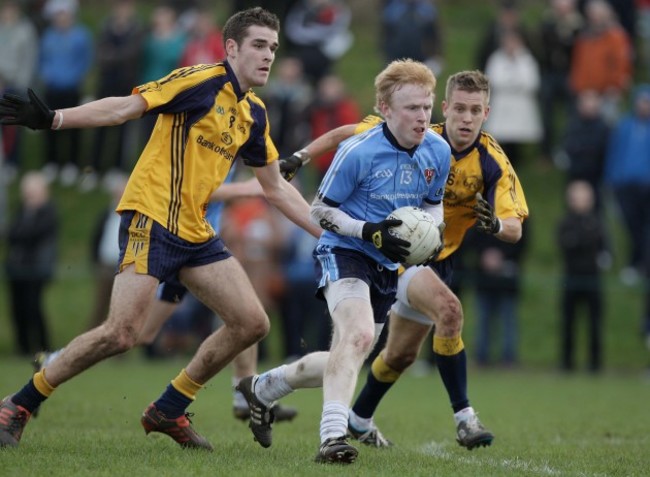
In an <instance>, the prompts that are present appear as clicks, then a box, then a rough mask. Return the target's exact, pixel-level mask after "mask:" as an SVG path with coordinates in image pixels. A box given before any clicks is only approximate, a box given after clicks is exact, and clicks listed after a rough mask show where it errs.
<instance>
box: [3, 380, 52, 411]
mask: <svg viewBox="0 0 650 477" xmlns="http://www.w3.org/2000/svg"><path fill="white" fill-rule="evenodd" d="M46 399H47V397H46V396H43V395H42V394H41V393H39V392H38V390H37V389H36V386H34V380H33V379H30V380H29V382H28V383H27V384H25V386H24V387H23V388H22V389H21V390H20V391H18V392H17V393H16V394H14V395H13V396H12V397H11V401H12V402H13V403H14V404H17V405H18V406H22V407H24V408H25V409H27V410H28V411H29V412H30V413H31V412H34V409H37V408H38V406H40V405H41V403H42V402H43V401H45V400H46Z"/></svg>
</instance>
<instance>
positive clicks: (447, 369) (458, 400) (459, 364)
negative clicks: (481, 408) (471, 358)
mask: <svg viewBox="0 0 650 477" xmlns="http://www.w3.org/2000/svg"><path fill="white" fill-rule="evenodd" d="M435 358H436V364H437V365H438V372H439V373H440V377H441V378H442V382H443V383H444V384H445V388H446V389H447V394H449V400H450V401H451V407H452V409H453V410H454V412H458V411H460V410H461V409H465V408H466V407H468V406H469V399H467V355H466V354H465V349H463V350H462V351H461V352H460V353H458V354H454V355H452V356H445V355H442V354H438V353H435Z"/></svg>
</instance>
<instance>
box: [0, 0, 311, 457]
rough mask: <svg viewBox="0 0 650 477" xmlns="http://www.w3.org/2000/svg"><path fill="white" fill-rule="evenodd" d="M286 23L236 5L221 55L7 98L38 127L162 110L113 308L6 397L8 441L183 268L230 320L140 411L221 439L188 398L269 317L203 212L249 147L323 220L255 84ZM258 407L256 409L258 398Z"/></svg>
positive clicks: (127, 343)
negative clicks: (115, 82)
mask: <svg viewBox="0 0 650 477" xmlns="http://www.w3.org/2000/svg"><path fill="white" fill-rule="evenodd" d="M279 30H280V22H279V20H278V18H277V17H276V16H275V15H274V14H272V13H270V12H268V11H266V10H264V9H263V8H260V7H256V8H251V9H248V10H243V11H240V12H237V13H236V14H234V15H233V16H231V17H230V18H229V19H228V21H226V23H225V25H224V28H223V38H224V46H225V50H226V54H227V56H226V60H225V61H224V62H223V63H220V64H214V65H197V66H193V67H189V68H181V69H178V70H175V71H173V72H171V73H170V74H169V75H168V76H166V77H164V78H161V79H160V80H158V81H155V82H151V83H147V84H145V85H142V86H139V87H137V88H135V90H134V91H133V94H131V95H129V96H123V97H108V98H102V99H98V100H96V101H92V102H89V103H86V104H83V105H81V106H77V107H74V108H66V109H60V110H56V111H52V110H50V109H49V108H48V107H47V105H46V104H44V103H43V102H42V101H41V100H40V99H39V98H38V96H37V95H36V94H35V93H34V92H33V91H31V90H28V98H27V99H24V98H22V97H20V96H17V95H13V94H5V95H4V96H3V97H2V98H0V123H4V124H17V125H22V126H27V127H30V128H32V129H54V130H58V129H66V128H83V127H100V126H112V125H118V124H122V123H125V122H126V121H129V120H132V119H137V118H139V117H141V116H142V115H144V114H157V115H158V118H157V123H156V125H155V128H154V130H153V133H152V134H151V137H150V139H149V142H148V144H147V145H146V147H145V149H144V151H143V153H142V155H141V157H140V159H139V160H138V163H137V164H136V166H135V169H134V171H133V174H132V176H131V177H130V179H129V183H128V185H127V188H126V192H125V194H124V196H123V198H122V200H121V202H120V204H119V205H118V208H117V210H118V211H119V212H120V215H121V224H120V232H119V234H120V236H119V244H120V259H119V261H120V265H119V270H118V271H117V275H116V277H115V280H114V283H113V292H112V296H111V303H110V307H109V314H108V317H107V319H106V321H105V322H104V323H103V324H102V325H100V326H98V327H96V328H94V329H92V330H90V331H88V332H86V333H84V334H82V335H80V336H78V337H77V338H75V339H73V340H72V341H71V342H70V343H69V344H68V345H67V346H65V348H64V349H63V350H62V351H61V353H60V354H59V355H58V356H57V359H55V360H53V361H52V362H51V363H50V364H47V365H45V367H44V368H42V369H40V370H39V371H37V372H36V373H35V374H34V376H33V377H32V379H30V380H29V382H28V383H27V384H26V385H25V386H24V387H23V388H22V389H20V390H18V391H17V392H15V393H14V394H11V396H10V397H7V398H5V399H4V400H3V401H1V402H0V414H2V415H3V416H4V417H5V419H4V420H0V447H15V446H17V445H18V444H19V441H20V439H21V436H22V435H23V429H24V427H25V425H26V424H27V422H28V420H29V418H30V416H31V415H32V412H33V411H34V410H35V409H37V408H38V407H39V405H40V404H41V403H42V402H44V401H45V400H46V399H47V398H48V397H49V396H50V395H51V394H52V393H53V392H54V391H55V389H56V388H57V386H59V385H60V384H63V383H64V382H66V381H68V380H69V379H72V378H73V377H75V376H76V375H78V374H80V373H81V372H83V371H85V370H86V369H88V368H90V367H91V366H93V365H94V364H96V363H98V362H100V361H102V360H104V359H106V358H108V357H110V356H113V355H116V354H119V353H123V352H125V351H127V350H129V349H131V348H132V347H133V346H135V345H136V344H137V343H138V335H139V333H140V331H141V330H142V327H143V325H144V323H145V321H146V320H147V317H148V315H149V311H150V308H151V306H152V304H153V302H154V299H155V293H156V289H157V288H158V284H159V282H161V281H165V280H168V279H169V278H171V277H175V278H178V279H179V280H180V281H181V282H182V284H183V285H184V286H186V287H187V288H188V290H190V291H191V292H192V294H194V295H195V296H196V297H197V298H198V299H199V300H201V301H202V302H203V303H204V304H205V305H207V306H208V307H209V308H211V309H212V310H213V311H214V312H215V313H217V314H218V315H219V317H220V318H221V319H222V321H223V323H224V325H223V326H221V327H220V328H219V329H218V330H217V331H216V332H214V333H213V334H212V335H210V336H208V337H207V338H206V339H205V340H204V341H203V343H202V344H201V346H200V347H199V349H198V350H197V352H196V354H195V355H194V357H193V358H192V360H191V361H190V362H189V363H188V364H187V366H186V367H185V368H184V369H182V370H181V372H180V373H179V374H178V375H177V376H176V377H175V378H174V379H173V380H172V381H171V384H169V385H168V386H167V388H166V389H165V391H164V392H163V393H162V395H161V396H160V397H159V398H158V399H157V400H156V401H154V402H152V403H151V404H149V406H147V407H146V409H145V411H144V413H143V414H142V416H141V423H142V426H143V427H144V429H145V431H146V433H147V434H148V433H150V432H160V433H163V434H167V435H169V436H170V437H171V438H172V439H174V440H175V441H176V442H177V443H178V444H179V445H180V446H181V447H191V448H200V449H206V450H212V445H211V444H210V443H209V441H208V440H207V439H206V438H204V437H203V436H201V435H199V434H198V433H197V432H196V431H195V430H194V429H193V427H192V425H191V423H190V422H189V420H188V418H187V414H186V408H187V407H188V406H189V405H190V404H191V403H192V401H193V400H194V399H195V396H196V394H197V393H198V391H199V390H200V389H201V388H203V387H204V385H205V383H206V382H207V381H208V380H209V379H210V378H212V377H213V376H214V375H215V374H217V373H218V372H219V371H220V370H221V369H223V368H224V367H225V366H226V365H227V364H228V363H229V362H230V361H231V360H232V359H233V358H234V357H235V356H236V355H238V354H239V353H240V352H242V351H243V350H245V349H247V348H249V347H250V346H251V345H253V344H255V343H256V342H258V341H259V340H260V339H262V338H263V337H264V336H265V335H266V334H267V333H268V330H269V326H270V325H269V319H268V316H267V315H266V312H265V311H264V307H263V306H262V304H261V302H260V300H259V298H258V297H257V295H256V294H255V291H254V289H253V286H252V285H251V282H250V280H249V279H248V277H247V276H246V273H245V272H244V270H243V268H242V266H241V265H240V264H239V262H238V261H237V260H236V259H235V258H234V257H232V255H231V254H230V252H229V251H228V250H227V249H226V247H225V245H224V244H223V242H222V240H221V239H220V238H219V237H218V236H215V232H214V230H213V229H212V227H211V226H210V225H209V224H208V223H207V222H206V220H205V211H206V207H207V204H208V201H209V199H210V196H211V194H212V193H213V191H214V190H215V189H216V188H217V187H219V186H220V185H221V184H222V183H223V181H224V179H225V177H226V176H227V174H228V171H229V170H230V168H231V166H232V163H233V161H235V160H236V159H238V158H241V160H243V161H244V162H245V163H246V164H247V165H249V166H252V168H253V171H254V173H255V176H256V177H257V180H258V181H259V183H260V185H261V186H262V189H263V191H264V195H265V196H266V198H267V199H268V200H269V202H270V203H272V204H273V205H274V206H276V207H277V208H278V209H280V211H281V212H282V213H283V214H284V215H286V216H287V217H288V218H289V219H291V220H292V221H294V222H295V223H297V224H298V225H300V226H301V227H303V228H305V229H306V230H308V231H309V232H311V233H312V234H313V235H315V236H319V235H320V232H321V229H320V228H319V227H317V226H315V225H314V224H312V223H311V221H310V217H309V215H310V207H309V204H308V203H307V202H306V201H305V200H304V199H303V198H302V196H301V195H300V194H299V193H298V191H297V190H296V189H295V188H294V187H292V186H291V185H290V184H288V183H287V182H286V181H285V180H284V179H283V178H282V176H281V175H280V171H279V168H278V164H277V161H276V159H277V155H278V154H277V151H276V149H275V147H274V146H273V144H272V142H271V140H270V138H269V126H268V120H267V118H266V111H265V108H264V105H263V103H262V102H261V101H260V100H259V99H258V98H257V97H256V96H255V95H254V94H253V93H252V91H251V90H250V89H251V88H252V87H256V86H263V85H264V84H266V82H267V80H268V77H269V73H270V71H271V65H272V64H273V61H274V59H275V52H276V50H277V48H278V45H279V43H278V32H279ZM251 415H252V419H255V417H254V416H259V409H258V410H256V409H252V410H251Z"/></svg>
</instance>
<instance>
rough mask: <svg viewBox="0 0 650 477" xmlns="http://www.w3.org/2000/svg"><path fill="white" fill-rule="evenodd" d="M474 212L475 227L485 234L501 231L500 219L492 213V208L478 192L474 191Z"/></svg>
mask: <svg viewBox="0 0 650 477" xmlns="http://www.w3.org/2000/svg"><path fill="white" fill-rule="evenodd" d="M472 209H473V210H474V212H476V227H477V228H478V229H479V230H480V231H481V232H483V233H486V234H490V235H493V234H498V233H499V232H501V221H500V220H499V218H498V217H497V216H496V215H494V209H493V208H492V206H491V205H490V204H489V202H488V201H487V200H485V199H484V198H483V196H482V195H481V193H480V192H477V193H476V205H475V206H474V207H472Z"/></svg>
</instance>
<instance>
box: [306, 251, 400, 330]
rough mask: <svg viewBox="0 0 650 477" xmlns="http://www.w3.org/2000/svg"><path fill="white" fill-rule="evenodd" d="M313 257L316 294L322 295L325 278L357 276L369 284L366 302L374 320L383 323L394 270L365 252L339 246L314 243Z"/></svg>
mask: <svg viewBox="0 0 650 477" xmlns="http://www.w3.org/2000/svg"><path fill="white" fill-rule="evenodd" d="M314 258H315V259H316V280H317V283H318V290H317V291H316V296H317V297H318V298H320V299H324V297H323V287H325V285H327V282H328V280H329V281H331V282H333V281H336V280H339V279H341V278H358V279H359V280H362V281H363V282H365V283H366V284H367V285H368V286H369V287H370V304H371V305H372V309H373V312H374V318H375V323H384V322H385V321H386V317H387V315H388V312H389V311H390V308H391V306H392V304H393V302H394V301H395V293H397V270H388V269H386V268H384V267H383V266H382V265H380V264H378V263H377V262H375V261H374V260H373V259H371V258H370V257H368V256H367V255H365V254H363V253H361V252H357V251H356V250H351V249H347V248H341V247H330V246H328V245H318V246H317V247H316V249H315V250H314Z"/></svg>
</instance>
